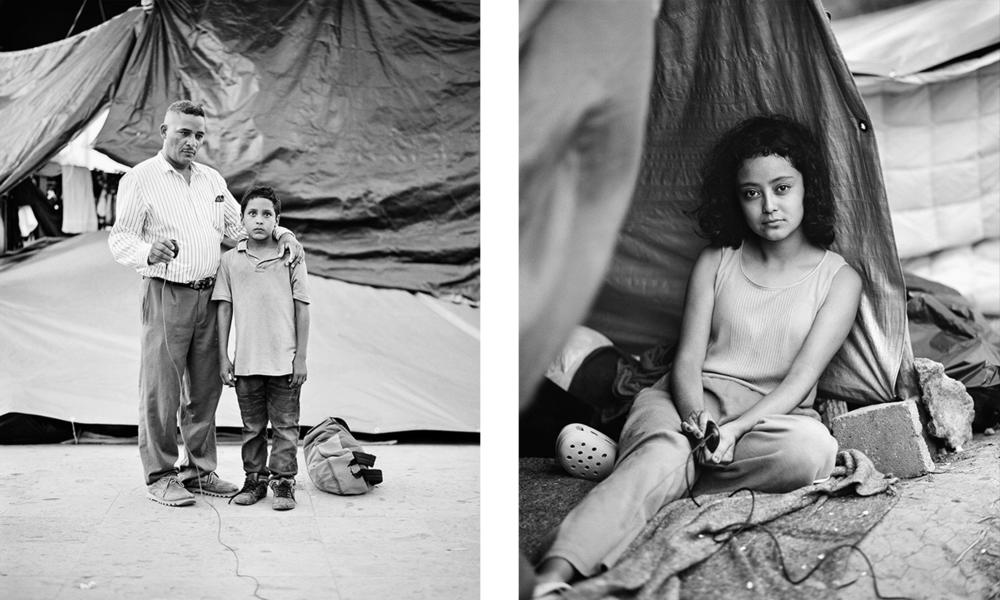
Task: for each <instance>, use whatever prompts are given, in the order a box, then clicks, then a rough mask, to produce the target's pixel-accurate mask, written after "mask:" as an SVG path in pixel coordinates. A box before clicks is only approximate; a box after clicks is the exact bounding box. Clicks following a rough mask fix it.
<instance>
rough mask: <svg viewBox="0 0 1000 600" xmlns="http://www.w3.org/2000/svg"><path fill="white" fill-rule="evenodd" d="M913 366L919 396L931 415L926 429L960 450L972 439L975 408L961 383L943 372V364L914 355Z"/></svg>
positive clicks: (954, 448)
mask: <svg viewBox="0 0 1000 600" xmlns="http://www.w3.org/2000/svg"><path fill="white" fill-rule="evenodd" d="M913 366H914V368H916V370H917V376H918V377H919V378H920V399H921V401H923V403H924V406H925V407H927V412H928V414H929V415H930V421H929V422H928V423H927V432H928V433H930V434H931V435H933V436H934V437H937V438H941V439H943V440H944V441H945V443H947V444H948V447H949V448H951V449H952V450H954V451H956V452H960V451H961V450H962V447H963V446H965V445H966V444H968V443H969V440H971V439H972V420H973V419H974V418H975V416H976V415H975V408H974V403H973V402H972V396H970V395H969V393H968V392H966V391H965V386H964V385H962V382H960V381H957V380H955V379H952V378H951V377H948V376H947V375H945V374H944V365H942V364H941V363H939V362H935V361H933V360H930V359H929V358H916V359H914V360H913Z"/></svg>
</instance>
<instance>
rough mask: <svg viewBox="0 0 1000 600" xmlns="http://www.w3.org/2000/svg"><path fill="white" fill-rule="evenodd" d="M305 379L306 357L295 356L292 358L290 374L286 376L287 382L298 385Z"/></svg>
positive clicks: (293, 385)
mask: <svg viewBox="0 0 1000 600" xmlns="http://www.w3.org/2000/svg"><path fill="white" fill-rule="evenodd" d="M305 381H306V359H305V358H302V357H300V356H296V357H295V359H294V360H292V374H291V375H289V376H288V384H289V385H291V386H292V387H299V386H300V385H302V384H303V383H305Z"/></svg>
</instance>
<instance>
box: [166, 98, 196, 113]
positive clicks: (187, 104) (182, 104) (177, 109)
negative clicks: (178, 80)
mask: <svg viewBox="0 0 1000 600" xmlns="http://www.w3.org/2000/svg"><path fill="white" fill-rule="evenodd" d="M167 112H168V113H170V112H174V113H178V114H182V115H195V116H196V117H204V116H205V108H204V107H203V106H202V105H200V104H195V103H194V102H191V101H190V100H178V101H177V102H174V103H173V104H171V105H170V106H168V107H167Z"/></svg>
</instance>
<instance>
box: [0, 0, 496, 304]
mask: <svg viewBox="0 0 1000 600" xmlns="http://www.w3.org/2000/svg"><path fill="white" fill-rule="evenodd" d="M182 98H187V99H190V100H193V101H195V102H198V103H202V104H204V106H205V108H206V111H207V115H208V119H207V122H208V138H207V141H206V143H205V145H204V146H203V148H202V152H201V154H200V155H199V160H201V161H202V162H205V163H208V164H210V165H211V166H213V167H215V168H216V169H218V170H219V171H220V172H221V173H222V174H223V176H225V177H226V179H227V182H228V184H229V187H230V189H231V190H232V191H233V193H234V194H236V195H237V197H239V195H241V194H242V193H243V192H244V191H245V190H246V189H248V188H249V187H250V186H251V185H254V184H262V185H270V186H272V187H274V188H275V189H276V190H277V191H278V194H279V196H280V197H281V198H282V200H283V202H284V206H283V210H282V224H283V225H286V226H288V227H290V228H291V229H292V230H294V231H295V232H296V234H297V235H298V237H299V239H300V240H301V241H302V242H303V244H304V246H305V248H306V251H307V252H308V253H309V256H310V268H311V272H312V273H314V274H317V275H321V276H324V277H330V278H337V279H341V280H344V281H349V282H352V283H362V284H366V285H372V286H378V287H387V288H397V289H406V290H412V291H423V292H429V293H433V294H438V295H461V296H465V297H467V298H471V299H473V300H478V297H479V3H478V2H477V1H476V0H451V1H446V2H444V1H443V2H368V1H367V0H364V1H363V0H306V1H289V0H284V1H280V2H267V3H264V2H256V3H243V2H203V1H195V2H189V1H184V0H157V1H156V2H155V3H154V4H153V8H152V10H151V11H150V12H149V13H144V12H143V11H142V10H140V9H138V8H136V9H133V10H129V11H128V12H126V13H124V14H122V15H120V16H118V17H116V18H114V19H112V20H110V21H108V22H107V23H105V24H104V25H101V26H100V27H97V28H94V29H92V30H89V31H87V32H84V33H82V34H79V35H77V36H74V37H71V38H69V39H67V40H65V41H63V42H58V43H55V44H49V45H47V46H42V47H40V48H35V49H31V50H24V51H18V52H6V53H0V123H4V128H5V129H4V133H5V135H4V144H3V145H2V146H0V192H3V191H6V190H7V189H9V188H10V187H12V186H13V185H15V184H16V183H17V182H18V181H20V180H21V179H23V178H24V177H25V176H27V175H29V174H30V173H32V172H34V171H35V170H36V169H38V168H40V167H41V166H42V165H43V164H45V162H46V161H47V160H48V159H49V158H51V157H52V156H53V155H54V154H55V153H56V152H57V151H58V150H59V149H60V148H61V147H62V146H64V145H65V144H66V143H67V142H68V141H70V139H72V137H73V136H74V135H75V134H76V133H77V132H78V131H79V130H80V129H81V128H82V127H84V126H85V125H86V124H87V123H89V122H90V121H91V119H93V117H94V116H96V115H97V114H98V112H99V110H100V109H101V108H102V107H104V106H105V105H107V104H108V102H109V101H110V107H111V110H110V114H109V116H108V119H107V121H106V123H105V125H104V128H103V130H102V131H101V133H100V134H99V135H98V137H97V139H96V141H95V142H94V145H95V147H96V148H97V149H98V150H100V151H102V152H104V153H106V154H107V155H109V156H111V157H112V158H114V159H115V160H117V161H118V162H120V163H123V164H126V165H133V164H136V163H138V162H140V161H142V160H144V159H146V158H149V157H150V156H152V155H153V153H155V152H156V151H157V150H158V149H159V147H160V144H161V139H160V136H159V133H158V131H159V125H160V123H161V122H162V119H163V114H164V112H165V109H166V107H167V106H168V105H169V104H170V102H172V101H174V100H177V99H182Z"/></svg>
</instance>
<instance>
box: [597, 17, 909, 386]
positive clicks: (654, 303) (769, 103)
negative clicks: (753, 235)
mask: <svg viewBox="0 0 1000 600" xmlns="http://www.w3.org/2000/svg"><path fill="white" fill-rule="evenodd" d="M656 43H657V52H656V57H655V67H654V69H655V72H654V81H653V89H652V92H651V99H650V114H649V120H648V124H647V129H646V141H645V149H644V155H643V164H642V167H641V169H640V174H639V179H638V183H637V185H636V191H635V194H634V198H633V203H632V206H631V209H630V212H629V215H628V216H627V217H626V220H625V224H624V225H623V228H622V231H621V234H620V236H619V243H618V247H617V249H616V251H615V256H614V259H613V262H612V266H611V268H610V271H609V273H608V276H607V278H606V281H605V285H604V288H603V290H602V291H601V293H600V295H599V297H598V299H597V301H596V303H595V307H594V309H593V311H592V314H591V316H590V318H589V322H588V324H589V325H590V326H591V327H593V328H595V329H597V330H599V331H601V332H603V333H605V334H607V335H608V336H609V337H611V338H612V339H613V340H614V341H615V342H616V343H617V344H619V345H621V346H623V347H625V348H628V349H630V350H641V349H644V348H646V347H648V346H651V345H654V344H661V343H669V342H672V341H675V340H676V338H677V335H678V331H679V324H680V318H681V313H682V309H683V300H684V292H685V287H686V281H687V277H688V274H689V272H690V269H691V266H692V264H693V261H694V258H695V257H696V256H697V254H698V252H699V250H700V249H701V248H703V247H704V246H705V245H706V241H705V240H703V239H701V238H699V237H698V236H697V235H696V233H695V222H694V219H693V218H692V217H691V216H689V215H688V214H687V213H686V211H687V210H689V209H691V208H693V207H694V206H695V205H696V203H697V188H698V184H699V178H698V172H699V168H700V166H701V161H702V157H703V155H704V153H705V152H707V150H708V149H709V147H710V146H711V144H712V143H713V142H714V141H715V140H716V139H718V137H719V136H720V135H721V134H722V133H723V132H724V131H726V130H727V129H729V128H730V127H731V126H733V125H734V124H736V123H737V122H738V121H740V120H742V119H743V118H746V117H748V116H751V115H754V114H758V113H768V112H781V113H785V114H788V115H790V116H792V117H794V118H797V119H799V120H801V121H804V122H806V123H808V124H809V125H810V126H812V128H813V129H814V130H815V131H817V133H818V134H819V137H820V139H821V140H822V141H824V142H825V143H826V146H827V149H828V155H829V157H830V163H831V169H832V173H831V176H832V184H833V187H834V195H835V197H836V200H837V206H838V212H839V222H838V226H837V242H836V244H835V245H834V248H833V249H834V250H835V251H837V252H839V253H840V254H842V255H843V256H844V257H845V258H846V259H847V261H848V262H849V263H850V264H851V266H853V267H854V268H855V269H856V270H857V271H858V272H859V273H860V274H861V276H862V278H863V280H864V282H865V284H864V292H863V298H862V302H861V308H860V310H859V314H858V318H857V321H856V324H855V327H854V329H853V330H852V332H851V334H850V336H849V338H848V340H847V342H846V343H845V345H844V347H843V349H842V350H841V352H840V353H839V354H838V355H837V357H836V358H835V359H834V360H833V362H832V363H831V364H830V366H829V368H828V369H827V373H826V376H825V377H824V378H823V380H821V382H820V389H821V393H823V394H826V395H828V396H832V397H838V398H844V399H847V400H851V401H853V402H857V403H875V402H884V401H887V400H890V399H891V398H892V397H893V396H894V394H896V393H897V392H898V394H899V395H901V396H904V397H906V396H909V395H912V394H914V393H915V391H916V388H915V381H914V380H913V378H912V353H911V350H910V345H909V339H908V337H907V335H908V334H907V329H906V296H905V290H904V287H903V278H902V273H901V271H900V268H899V260H898V258H897V256H896V250H895V246H894V243H893V232H892V225H891V221H890V217H889V211H888V206H887V203H886V198H885V191H884V188H883V184H882V180H881V172H880V168H879V161H878V152H877V148H876V142H875V137H874V134H873V131H872V128H871V125H870V122H869V119H868V116H867V113H866V112H865V107H864V105H863V103H862V100H861V97H860V95H859V94H858V91H857V89H856V88H855V85H854V81H853V80H852V78H851V74H850V72H849V71H848V69H847V66H846V64H845V63H844V60H843V58H842V56H841V54H840V50H839V48H838V47H837V43H836V41H835V39H834V37H833V33H832V31H831V29H830V24H829V22H828V19H827V17H826V14H825V13H824V11H823V10H822V6H821V5H820V2H819V0H812V1H810V2H803V1H801V0H772V1H770V2H756V1H751V0H717V1H713V2H701V1H695V0H665V1H664V3H663V6H662V9H661V12H660V15H659V19H658V22H657V42H656ZM897 374H899V375H900V378H899V382H898V389H896V388H895V387H894V386H896V385H897Z"/></svg>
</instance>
